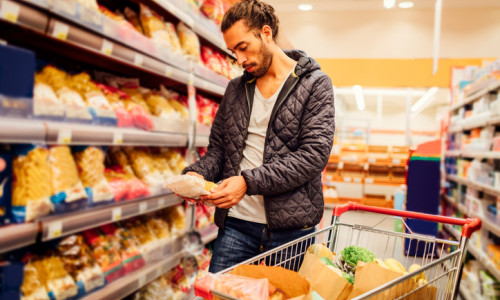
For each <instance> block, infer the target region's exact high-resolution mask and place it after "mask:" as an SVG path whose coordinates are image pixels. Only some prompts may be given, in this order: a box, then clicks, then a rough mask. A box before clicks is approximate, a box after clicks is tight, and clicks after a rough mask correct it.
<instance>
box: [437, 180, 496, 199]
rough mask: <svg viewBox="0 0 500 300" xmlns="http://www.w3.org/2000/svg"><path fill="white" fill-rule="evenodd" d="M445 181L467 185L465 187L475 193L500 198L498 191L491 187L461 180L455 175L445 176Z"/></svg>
mask: <svg viewBox="0 0 500 300" xmlns="http://www.w3.org/2000/svg"><path fill="white" fill-rule="evenodd" d="M446 179H447V180H451V181H455V182H457V183H460V184H463V185H467V186H469V187H471V188H473V189H475V190H477V191H480V192H484V193H486V194H489V195H494V196H500V190H499V189H495V188H493V187H491V186H487V185H485V184H482V183H478V182H474V181H472V180H469V179H465V178H461V177H458V176H456V175H446Z"/></svg>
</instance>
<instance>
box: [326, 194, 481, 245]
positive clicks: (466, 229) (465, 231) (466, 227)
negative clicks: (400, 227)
mask: <svg viewBox="0 0 500 300" xmlns="http://www.w3.org/2000/svg"><path fill="white" fill-rule="evenodd" d="M356 210H361V211H367V212H372V213H378V214H384V215H391V216H397V217H404V218H410V219H418V220H425V221H431V222H437V223H445V224H452V225H459V226H462V236H465V237H467V238H470V236H471V235H472V234H473V233H474V232H475V231H478V230H479V229H481V219H472V218H467V219H459V218H452V217H445V216H436V215H429V214H424V213H418V212H414V211H406V210H396V209H390V208H382V207H375V206H368V205H362V204H357V203H354V202H349V203H346V204H343V205H337V206H335V210H334V211H333V215H334V216H337V217H340V216H341V215H342V214H343V213H345V212H346V211H356Z"/></svg>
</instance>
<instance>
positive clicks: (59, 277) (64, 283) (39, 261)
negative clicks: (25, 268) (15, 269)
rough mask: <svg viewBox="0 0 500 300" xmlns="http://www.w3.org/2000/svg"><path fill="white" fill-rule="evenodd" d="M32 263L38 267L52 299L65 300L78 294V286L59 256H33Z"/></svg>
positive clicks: (38, 272) (43, 283)
mask: <svg viewBox="0 0 500 300" xmlns="http://www.w3.org/2000/svg"><path fill="white" fill-rule="evenodd" d="M31 265H32V266H33V268H34V269H36V272H37V274H38V280H39V281H40V283H41V285H42V286H44V287H45V289H46V290H47V292H48V295H49V297H50V299H57V300H64V299H71V298H72V297H75V296H77V295H78V286H77V285H76V283H75V281H74V280H73V278H71V276H70V275H69V274H68V272H66V269H65V268H64V263H63V261H62V260H61V258H60V257H59V256H57V255H54V254H51V255H47V256H43V257H40V258H32V259H31Z"/></svg>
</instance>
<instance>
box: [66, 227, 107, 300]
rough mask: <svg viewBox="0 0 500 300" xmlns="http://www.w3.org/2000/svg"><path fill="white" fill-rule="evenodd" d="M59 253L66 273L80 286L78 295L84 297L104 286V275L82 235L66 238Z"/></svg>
mask: <svg viewBox="0 0 500 300" xmlns="http://www.w3.org/2000/svg"><path fill="white" fill-rule="evenodd" d="M57 253H58V255H59V257H60V258H61V260H62V262H63V263H64V268H65V270H66V272H68V274H69V275H71V277H72V278H73V280H74V281H75V282H76V284H77V285H78V294H79V296H83V295H85V294H86V293H89V292H91V291H93V290H95V289H97V288H99V287H102V286H103V285H104V283H105V282H104V274H103V273H102V271H101V268H100V267H99V265H98V264H97V262H96V261H95V260H94V258H93V257H92V253H91V251H90V248H89V246H88V245H87V244H85V242H84V239H83V236H82V235H71V236H69V237H67V238H64V239H63V240H61V241H60V242H59V245H58V246H57Z"/></svg>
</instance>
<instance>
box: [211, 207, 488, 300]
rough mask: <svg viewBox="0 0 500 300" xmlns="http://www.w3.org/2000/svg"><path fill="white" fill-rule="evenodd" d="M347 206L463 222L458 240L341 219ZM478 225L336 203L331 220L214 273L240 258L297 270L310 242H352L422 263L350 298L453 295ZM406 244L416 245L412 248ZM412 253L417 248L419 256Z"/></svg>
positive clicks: (337, 245)
mask: <svg viewBox="0 0 500 300" xmlns="http://www.w3.org/2000/svg"><path fill="white" fill-rule="evenodd" d="M348 211H364V212H370V213H376V214H382V215H387V217H388V218H391V217H390V216H395V217H399V218H398V220H400V221H401V222H403V224H404V221H403V219H402V218H410V219H418V220H425V221H430V222H435V223H442V224H450V225H458V226H462V236H461V238H460V241H451V240H445V239H439V238H436V237H433V236H427V235H421V234H417V233H413V232H412V231H411V230H410V229H409V228H408V227H406V228H407V230H406V232H395V231H394V230H387V229H380V228H379V227H380V226H379V225H380V224H381V223H382V222H379V223H377V224H376V225H375V226H365V225H356V224H347V223H342V222H340V216H341V215H342V214H344V213H345V212H348ZM405 225H406V224H405ZM480 228H481V220H479V219H457V218H451V217H444V216H435V215H428V214H423V213H416V212H410V211H400V210H394V209H387V208H379V207H372V206H366V205H360V204H355V203H347V204H345V205H340V206H337V207H335V211H334V213H333V219H332V225H331V226H329V227H327V228H324V229H322V230H319V231H317V232H315V233H312V234H310V235H307V236H305V237H303V238H300V239H297V240H295V241H292V242H290V243H287V244H285V245H283V246H280V247H278V248H274V249H272V250H270V251H268V252H265V253H263V254H261V255H258V256H256V257H254V258H251V259H249V260H247V261H244V262H242V263H241V264H238V265H236V266H233V267H231V268H228V269H226V270H223V271H221V272H219V273H217V274H216V275H218V274H222V273H227V272H230V271H231V270H233V269H234V268H236V267H237V266H239V265H244V264H253V265H258V264H265V265H268V266H281V267H284V268H287V269H290V270H298V269H299V268H300V266H301V264H302V260H303V258H304V254H305V252H306V250H307V248H308V246H309V245H311V244H313V243H323V244H324V245H326V246H327V247H329V249H330V250H331V251H333V252H334V253H340V251H341V250H342V249H344V248H345V247H347V246H350V245H356V246H362V247H366V248H367V249H368V250H370V251H371V252H373V253H374V254H375V255H376V256H377V257H378V258H381V259H384V260H385V259H386V258H390V257H394V258H397V259H398V261H400V262H401V263H402V264H403V265H404V266H405V267H406V268H408V266H410V265H411V264H413V263H416V262H417V263H420V264H421V265H422V267H421V268H420V269H419V270H417V271H413V272H411V273H408V274H406V275H403V276H401V277H399V278H397V279H395V280H392V281H390V282H387V283H386V284H383V285H381V286H379V287H377V288H375V289H373V290H371V291H369V292H366V293H364V294H362V295H360V296H357V297H356V298H353V299H356V300H358V299H455V298H456V296H457V291H458V286H459V284H460V277H461V273H462V267H463V262H464V259H465V251H466V249H467V242H468V240H469V238H470V236H471V234H472V233H473V232H475V231H477V230H479V229H480ZM422 247H423V250H422ZM403 249H404V250H403ZM410 249H413V250H415V249H416V250H417V251H410ZM419 249H420V251H419ZM410 253H415V254H410ZM416 253H418V255H419V256H418V257H417V254H416ZM422 253H423V255H422ZM422 272H423V273H424V274H425V278H426V282H424V283H422V282H421V283H420V284H419V285H418V286H417V285H415V284H413V282H414V280H413V278H414V277H415V276H419V274H420V275H421V274H422ZM211 292H212V295H213V296H215V297H219V298H221V299H230V300H234V299H237V298H234V297H232V296H229V295H227V294H224V293H221V292H220V291H216V290H211Z"/></svg>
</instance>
